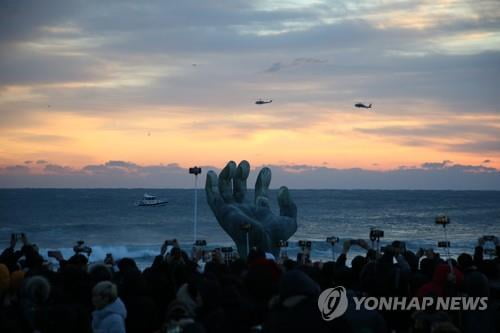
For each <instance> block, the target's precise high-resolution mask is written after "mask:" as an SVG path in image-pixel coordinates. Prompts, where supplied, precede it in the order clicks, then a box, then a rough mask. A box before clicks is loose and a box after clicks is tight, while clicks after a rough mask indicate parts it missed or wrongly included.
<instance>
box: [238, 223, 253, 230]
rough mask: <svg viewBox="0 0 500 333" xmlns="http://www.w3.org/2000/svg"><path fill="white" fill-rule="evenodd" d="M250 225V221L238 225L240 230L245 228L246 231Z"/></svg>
mask: <svg viewBox="0 0 500 333" xmlns="http://www.w3.org/2000/svg"><path fill="white" fill-rule="evenodd" d="M251 227H252V225H251V224H250V223H245V224H242V225H241V226H240V229H241V230H247V231H248V230H250V228H251Z"/></svg>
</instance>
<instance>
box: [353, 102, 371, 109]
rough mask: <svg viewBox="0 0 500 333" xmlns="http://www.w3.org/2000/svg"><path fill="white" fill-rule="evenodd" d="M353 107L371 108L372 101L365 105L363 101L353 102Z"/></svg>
mask: <svg viewBox="0 0 500 333" xmlns="http://www.w3.org/2000/svg"><path fill="white" fill-rule="evenodd" d="M354 106H355V107H357V108H365V109H371V108H372V103H370V104H368V105H366V104H363V103H356V104H354Z"/></svg>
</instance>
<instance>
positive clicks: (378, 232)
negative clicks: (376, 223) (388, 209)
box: [370, 229, 384, 241]
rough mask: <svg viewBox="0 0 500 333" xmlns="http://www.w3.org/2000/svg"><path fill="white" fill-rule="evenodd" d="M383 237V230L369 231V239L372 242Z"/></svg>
mask: <svg viewBox="0 0 500 333" xmlns="http://www.w3.org/2000/svg"><path fill="white" fill-rule="evenodd" d="M383 237H384V230H380V229H371V230H370V239H371V240H372V241H374V240H379V239H380V238H383Z"/></svg>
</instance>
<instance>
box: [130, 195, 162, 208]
mask: <svg viewBox="0 0 500 333" xmlns="http://www.w3.org/2000/svg"><path fill="white" fill-rule="evenodd" d="M167 203H168V201H166V200H160V199H157V198H156V197H155V196H154V195H151V194H147V193H145V194H144V197H143V198H142V200H139V201H137V202H136V203H135V205H136V206H161V205H165V204H167Z"/></svg>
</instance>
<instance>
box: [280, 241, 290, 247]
mask: <svg viewBox="0 0 500 333" xmlns="http://www.w3.org/2000/svg"><path fill="white" fill-rule="evenodd" d="M278 247H288V241H283V240H279V241H278Z"/></svg>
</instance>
